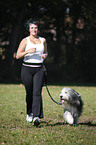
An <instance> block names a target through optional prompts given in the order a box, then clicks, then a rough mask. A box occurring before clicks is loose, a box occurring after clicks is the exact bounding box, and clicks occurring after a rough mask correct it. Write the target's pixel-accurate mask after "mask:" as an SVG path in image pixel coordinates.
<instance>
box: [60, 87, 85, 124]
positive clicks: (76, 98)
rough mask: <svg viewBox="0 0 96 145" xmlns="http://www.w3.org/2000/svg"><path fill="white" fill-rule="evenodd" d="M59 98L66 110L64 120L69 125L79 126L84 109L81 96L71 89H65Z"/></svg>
mask: <svg viewBox="0 0 96 145" xmlns="http://www.w3.org/2000/svg"><path fill="white" fill-rule="evenodd" d="M59 97H60V100H61V101H62V107H63V108H64V114H63V118H64V119H65V121H66V122H67V123H69V124H74V125H77V124H78V117H79V116H80V115H81V113H82V108H83V101H82V99H81V96H80V95H79V94H78V93H77V92H76V91H75V90H73V89H71V88H63V89H62V90H61V94H60V96H59Z"/></svg>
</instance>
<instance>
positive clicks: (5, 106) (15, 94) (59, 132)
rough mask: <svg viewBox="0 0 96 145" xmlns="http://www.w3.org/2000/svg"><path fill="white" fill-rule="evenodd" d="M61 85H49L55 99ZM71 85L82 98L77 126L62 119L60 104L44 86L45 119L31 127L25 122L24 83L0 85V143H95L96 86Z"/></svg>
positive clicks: (57, 98) (82, 144) (66, 144)
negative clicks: (36, 125)
mask: <svg viewBox="0 0 96 145" xmlns="http://www.w3.org/2000/svg"><path fill="white" fill-rule="evenodd" d="M63 87H65V86H48V88H49V90H50V92H51V94H52V96H54V99H55V100H56V101H58V102H59V97H58V96H59V94H60V91H61V89H62V88H63ZM67 87H68V86H67ZM70 88H72V89H75V90H76V91H77V92H78V93H79V94H80V95H81V96H82V100H83V102H84V108H83V113H82V115H81V116H80V118H79V126H71V125H68V124H65V123H64V119H63V108H62V106H60V105H56V104H55V103H54V102H52V101H51V99H50V97H49V96H48V94H47V91H46V88H45V87H44V88H43V108H44V119H42V120H41V124H40V125H39V126H38V127H34V126H32V124H31V123H27V122H26V107H25V89H24V87H23V85H22V84H19V85H0V144H2V145H3V144H5V145H41V144H42V145H96V87H86V86H82V87H81V86H70Z"/></svg>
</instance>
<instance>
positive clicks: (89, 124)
mask: <svg viewBox="0 0 96 145" xmlns="http://www.w3.org/2000/svg"><path fill="white" fill-rule="evenodd" d="M79 124H80V125H88V126H90V127H91V126H92V127H94V126H96V124H93V123H91V122H90V121H89V122H86V123H79Z"/></svg>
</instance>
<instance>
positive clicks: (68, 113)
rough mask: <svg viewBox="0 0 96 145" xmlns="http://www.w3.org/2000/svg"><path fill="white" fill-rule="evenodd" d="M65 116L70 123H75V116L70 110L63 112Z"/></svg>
mask: <svg viewBox="0 0 96 145" xmlns="http://www.w3.org/2000/svg"><path fill="white" fill-rule="evenodd" d="M63 118H64V119H65V121H66V122H67V123H69V124H73V123H74V118H73V116H72V115H71V113H70V112H69V111H65V113H64V114H63Z"/></svg>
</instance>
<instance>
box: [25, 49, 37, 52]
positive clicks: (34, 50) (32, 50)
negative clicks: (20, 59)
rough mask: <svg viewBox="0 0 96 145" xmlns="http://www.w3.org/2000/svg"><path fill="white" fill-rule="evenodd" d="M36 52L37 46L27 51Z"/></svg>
mask: <svg viewBox="0 0 96 145" xmlns="http://www.w3.org/2000/svg"><path fill="white" fill-rule="evenodd" d="M34 52H36V48H30V49H28V50H27V51H26V53H34Z"/></svg>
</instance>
